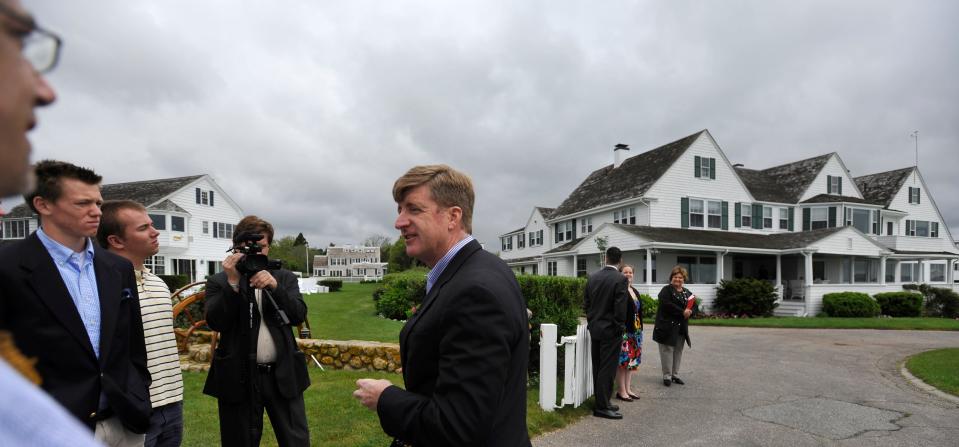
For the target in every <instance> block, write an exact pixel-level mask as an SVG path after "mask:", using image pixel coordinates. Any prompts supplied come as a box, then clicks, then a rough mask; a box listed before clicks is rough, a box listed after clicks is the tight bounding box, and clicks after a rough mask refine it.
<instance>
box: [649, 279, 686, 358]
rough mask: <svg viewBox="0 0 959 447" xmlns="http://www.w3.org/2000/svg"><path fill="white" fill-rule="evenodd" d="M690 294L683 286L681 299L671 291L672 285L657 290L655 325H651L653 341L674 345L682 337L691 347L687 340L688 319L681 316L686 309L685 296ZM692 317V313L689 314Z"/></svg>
mask: <svg viewBox="0 0 959 447" xmlns="http://www.w3.org/2000/svg"><path fill="white" fill-rule="evenodd" d="M690 295H692V292H690V291H689V289H687V288H685V287H683V293H682V299H680V297H678V296H677V295H676V294H674V293H673V286H671V285H668V284H667V285H666V286H665V287H663V288H662V290H660V291H659V307H657V308H656V326H655V327H653V341H655V342H656V343H662V344H664V345H668V346H676V341H677V339H678V338H679V337H682V338H683V340H685V341H686V344H687V345H689V346H690V347H692V342H691V341H690V340H689V320H687V319H686V318H683V311H684V310H686V298H689V296H690ZM689 317H690V318H692V315H690V316H689Z"/></svg>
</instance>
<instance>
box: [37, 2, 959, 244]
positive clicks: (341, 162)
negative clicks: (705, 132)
mask: <svg viewBox="0 0 959 447" xmlns="http://www.w3.org/2000/svg"><path fill="white" fill-rule="evenodd" d="M23 1H24V3H25V5H26V7H27V8H28V9H30V10H32V11H33V12H34V14H35V15H36V16H37V18H38V20H39V22H40V24H41V25H42V26H44V27H46V28H48V29H50V30H53V31H55V32H57V33H59V34H60V35H61V36H62V37H63V39H64V42H65V44H64V52H63V58H62V59H61V63H60V65H59V66H58V67H57V69H56V70H55V71H54V72H53V73H52V74H51V75H50V76H49V80H50V81H51V82H52V83H53V84H54V87H55V88H56V89H57V92H58V94H59V97H58V99H57V102H56V103H55V104H54V105H52V106H51V107H48V108H47V109H44V110H42V111H41V112H40V113H39V120H40V122H39V127H38V128H37V129H36V130H35V131H34V132H33V134H32V141H33V142H34V154H33V158H34V160H37V159H41V158H55V159H63V160H68V161H71V162H74V163H77V164H81V165H86V166H90V167H92V168H94V169H96V170H97V171H98V172H99V173H100V174H102V175H103V176H104V180H105V182H106V183H116V182H125V181H135V180H146V179H156V178H164V177H178V176H185V175H194V174H203V173H205V174H210V175H212V176H213V178H214V179H215V180H216V181H217V183H219V184H220V186H222V187H223V188H224V189H225V190H226V191H227V193H228V194H229V195H230V196H231V197H232V198H233V199H234V200H235V201H236V202H237V203H238V204H239V205H240V206H241V207H242V208H243V211H244V212H246V213H252V214H258V215H261V216H262V217H264V218H266V219H268V220H271V221H272V222H273V223H274V224H275V225H276V227H277V231H278V233H279V234H280V235H295V234H296V233H298V232H303V233H304V234H305V235H306V237H307V239H308V240H309V241H310V244H311V245H313V246H317V247H322V246H326V245H327V244H329V243H330V242H333V243H336V244H338V245H340V244H346V243H357V242H361V241H362V240H363V239H364V238H365V237H367V236H369V235H371V234H375V233H379V234H383V235H387V236H390V237H391V238H395V237H396V233H397V232H396V230H394V229H393V228H392V225H393V220H394V218H395V213H396V207H395V204H394V203H393V201H392V197H391V194H390V189H391V187H392V183H393V181H394V180H395V179H396V178H397V177H398V176H400V175H401V174H402V173H403V172H405V171H406V169H408V168H409V167H411V166H412V165H415V164H426V163H447V164H449V165H451V166H453V167H456V168H458V169H461V170H463V171H465V172H467V173H468V174H470V176H471V177H472V178H473V181H474V183H475V186H476V189H477V200H476V210H475V218H474V231H475V234H476V236H477V237H478V238H479V239H480V240H481V241H483V242H484V243H486V244H487V245H488V246H489V247H490V248H492V249H494V251H495V249H496V248H498V240H497V239H496V237H497V236H498V235H499V234H501V233H504V232H506V231H510V230H513V229H516V228H519V227H521V226H523V225H524V224H525V220H526V218H527V217H528V215H529V213H530V211H531V209H532V207H533V206H548V207H555V206H557V205H559V204H560V202H562V200H563V199H564V198H565V197H566V196H567V195H568V194H569V193H570V192H572V190H573V189H574V188H575V187H576V186H577V185H578V184H579V183H580V182H581V181H582V180H583V179H584V178H585V177H586V175H587V174H588V173H589V172H591V171H592V170H594V169H597V168H599V167H601V166H603V165H605V164H609V163H611V161H612V148H613V146H614V145H615V144H616V143H626V144H629V145H630V146H631V147H632V149H633V151H632V152H633V153H639V152H642V151H645V150H648V149H652V148H654V147H657V146H659V145H662V144H665V143H667V142H670V141H673V140H676V139H678V138H681V137H684V136H686V135H689V134H691V133H693V132H696V131H699V130H701V129H709V131H710V132H711V133H712V135H713V136H714V137H715V139H716V141H717V142H718V143H719V145H720V147H721V148H722V149H723V151H724V152H725V153H726V155H727V157H728V158H729V159H730V161H731V162H733V163H743V164H745V165H746V167H749V168H754V169H762V168H766V167H770V166H773V165H778V164H782V163H786V162H791V161H796V160H800V159H803V158H808V157H812V156H816V155H821V154H824V153H828V152H833V151H836V152H838V153H839V154H840V156H841V157H842V159H843V161H844V162H845V163H846V166H847V167H848V168H849V169H850V170H851V171H852V174H853V175H854V176H859V175H865V174H872V173H875V172H881V171H886V170H891V169H897V168H902V167H906V166H911V165H913V163H914V157H915V153H914V144H915V143H914V140H913V139H912V138H910V136H909V134H910V133H911V132H912V131H914V130H919V134H920V139H919V150H920V160H919V167H920V170H921V172H922V174H923V176H924V178H925V180H926V182H927V184H928V187H929V189H930V190H931V193H932V194H933V197H934V198H935V200H936V202H937V204H938V205H939V208H940V210H941V211H942V213H943V215H944V218H945V220H946V222H947V224H948V225H949V227H950V228H951V230H952V232H953V235H955V236H956V237H959V194H957V186H959V180H957V174H956V173H957V170H959V169H957V168H959V81H957V79H959V28H957V27H956V26H955V19H956V18H957V17H959V2H950V1H939V0H931V1H908V2H906V1H896V2H889V1H872V0H870V1H842V2H836V1H805V0H804V1H799V2H797V1H758V0H757V1H752V2H744V1H721V2H718V1H702V2H686V1H657V2H644V1H602V2H596V1H588V2H587V1H583V2H572V1H521V2H517V1H504V2H497V1H491V0H483V1H477V2H454V1H429V2H419V1H403V2H386V1H379V2H368V1H356V0H350V1H323V2H313V1H297V2H291V1H279V0H276V1H257V2H252V1H236V0H232V1H225V0H206V1H202V2H197V1H169V0H165V1H155V2H149V1H120V0H117V1H84V2H74V1H69V2H67V1H63V0H43V1H36V0H23Z"/></svg>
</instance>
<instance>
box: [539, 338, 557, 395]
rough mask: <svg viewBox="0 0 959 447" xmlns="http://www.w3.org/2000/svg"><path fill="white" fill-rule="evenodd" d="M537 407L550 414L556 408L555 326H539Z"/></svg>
mask: <svg viewBox="0 0 959 447" xmlns="http://www.w3.org/2000/svg"><path fill="white" fill-rule="evenodd" d="M539 331H540V332H539V333H540V337H539V406H540V408H542V409H543V411H547V412H551V411H553V409H554V408H556V337H557V333H558V330H557V328H556V325H555V324H549V323H544V324H541V325H540V326H539Z"/></svg>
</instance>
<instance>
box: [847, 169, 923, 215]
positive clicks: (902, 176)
mask: <svg viewBox="0 0 959 447" xmlns="http://www.w3.org/2000/svg"><path fill="white" fill-rule="evenodd" d="M913 169H915V168H913V167H911V166H910V167H908V168H902V169H896V170H893V171H886V172H879V173H876V174H870V175H864V176H862V177H856V178H854V179H853V180H854V181H855V182H856V186H858V187H859V191H861V192H862V196H863V197H865V198H866V200H868V201H870V202H871V203H875V204H877V205H882V206H885V207H888V206H889V204H890V203H892V199H893V198H894V197H896V194H897V193H898V192H899V190H901V189H902V184H903V182H905V181H906V178H908V177H909V174H911V173H912V170H913Z"/></svg>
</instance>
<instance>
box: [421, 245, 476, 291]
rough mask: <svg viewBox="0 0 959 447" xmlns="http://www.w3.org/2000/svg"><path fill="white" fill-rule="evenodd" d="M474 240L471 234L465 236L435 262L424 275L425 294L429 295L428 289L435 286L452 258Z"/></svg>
mask: <svg viewBox="0 0 959 447" xmlns="http://www.w3.org/2000/svg"><path fill="white" fill-rule="evenodd" d="M474 239H475V238H474V237H473V235H471V234H467V235H466V237H464V238H463V239H462V240H461V241H459V242H457V243H456V244H455V245H453V246H452V247H450V249H449V251H447V252H446V254H445V255H443V257H442V258H440V262H437V263H436V265H434V266H433V268H432V269H431V270H430V272H429V273H427V274H426V294H427V295H429V293H430V289H432V288H433V285H434V284H436V280H437V279H440V275H442V274H443V270H446V266H448V265H449V264H450V261H452V260H453V257H454V256H456V254H457V253H459V252H460V250H461V249H462V248H463V247H465V246H466V244H468V243H470V241H472V240H474Z"/></svg>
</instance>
